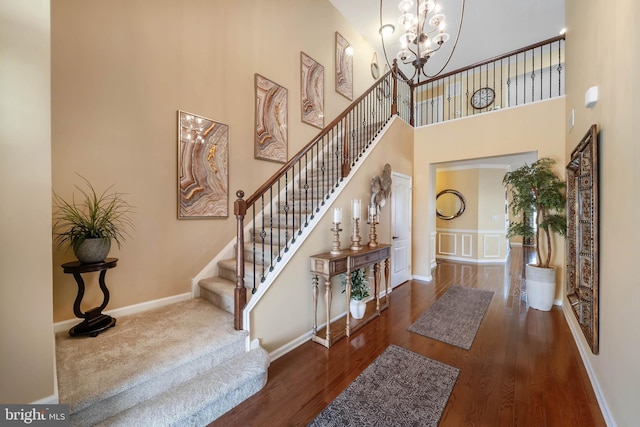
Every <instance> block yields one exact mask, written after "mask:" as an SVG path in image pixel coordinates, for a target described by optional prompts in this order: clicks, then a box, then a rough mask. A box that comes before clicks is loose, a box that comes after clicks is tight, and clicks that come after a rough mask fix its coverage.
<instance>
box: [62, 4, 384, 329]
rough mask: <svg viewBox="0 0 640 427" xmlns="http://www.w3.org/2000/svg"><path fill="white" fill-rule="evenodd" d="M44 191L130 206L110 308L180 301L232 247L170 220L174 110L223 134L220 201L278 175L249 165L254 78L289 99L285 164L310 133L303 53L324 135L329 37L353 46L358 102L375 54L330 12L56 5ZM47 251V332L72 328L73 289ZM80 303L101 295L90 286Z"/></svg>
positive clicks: (218, 234) (210, 225)
mask: <svg viewBox="0 0 640 427" xmlns="http://www.w3.org/2000/svg"><path fill="white" fill-rule="evenodd" d="M51 31H52V35H51V38H52V49H53V50H52V110H53V129H52V132H53V133H52V138H53V141H52V163H53V187H54V189H55V190H56V191H57V192H59V193H60V194H61V195H63V196H65V197H68V196H69V195H70V194H71V192H72V190H73V185H74V184H76V183H78V182H79V178H78V177H77V176H76V175H75V173H76V172H77V173H80V174H82V175H83V176H85V177H87V178H89V179H90V180H91V181H92V182H93V184H94V186H95V187H97V188H98V189H104V188H106V187H107V186H109V185H111V184H115V189H116V190H118V191H120V192H124V193H129V201H130V202H131V203H132V204H133V205H135V206H136V213H135V215H134V216H133V220H134V222H135V225H136V230H135V231H134V232H133V233H132V238H131V239H129V240H128V241H127V242H126V244H125V245H124V246H123V248H122V249H121V250H118V249H117V248H113V249H112V251H111V256H115V257H118V258H119V259H120V262H119V264H118V267H117V268H116V269H114V270H111V271H110V272H109V273H108V275H107V284H108V286H109V289H110V291H111V301H110V303H109V306H108V309H114V308H118V307H123V306H128V305H132V304H136V303H140V302H145V301H149V300H154V299H157V298H162V297H168V296H172V295H177V294H182V293H185V292H189V291H190V290H191V283H190V281H191V278H192V277H194V276H195V275H196V274H197V273H198V272H199V271H200V270H201V269H202V268H203V267H204V266H205V265H206V264H207V263H208V262H209V261H210V260H211V259H212V258H213V257H214V256H215V255H216V254H217V253H218V252H219V251H220V249H222V248H223V247H224V246H225V245H226V244H227V243H228V242H229V241H230V240H231V239H232V238H233V236H234V235H235V234H234V230H235V218H234V217H233V215H230V217H229V218H228V219H208V220H202V219H201V220H180V221H179V220H177V219H176V218H177V214H176V211H177V201H176V198H177V196H176V193H177V191H176V188H177V172H176V164H177V154H176V153H177V129H176V122H177V110H185V111H189V112H192V113H195V114H199V115H202V116H205V117H208V118H211V119H213V120H215V121H218V122H221V123H225V124H227V125H229V135H230V140H229V146H230V150H229V151H230V163H229V165H230V166H229V169H230V176H229V190H230V197H229V199H230V200H229V201H230V203H231V205H230V211H231V212H233V205H232V203H233V201H234V200H235V192H236V191H237V190H239V189H243V190H244V191H245V192H246V193H247V195H249V194H251V193H252V192H253V191H254V190H255V189H256V188H257V187H258V186H259V185H260V184H261V183H262V182H264V180H265V179H266V178H268V177H269V176H271V175H272V174H273V173H274V172H275V171H276V170H277V169H278V168H279V167H280V166H281V165H279V164H276V163H272V162H267V161H260V160H255V159H254V158H253V153H254V149H253V141H254V136H253V130H254V103H255V97H254V73H259V74H261V75H263V76H265V77H267V78H269V79H271V80H273V81H275V82H276V83H278V84H280V85H282V86H284V87H286V88H287V89H288V100H289V105H288V137H289V154H290V155H292V154H294V153H295V152H297V151H298V150H299V149H300V148H301V147H302V146H303V145H304V144H306V143H307V142H309V141H310V140H311V138H312V137H313V136H315V135H316V134H317V133H318V132H319V130H318V129H317V128H314V127H312V126H309V125H307V124H302V123H301V121H300V51H304V52H305V53H307V54H308V55H310V56H311V57H312V58H314V59H315V60H316V61H318V62H319V63H321V64H322V65H323V66H324V68H325V91H324V93H325V123H326V124H328V123H329V122H330V121H331V120H332V119H333V118H334V117H335V116H336V115H337V114H338V113H340V112H341V111H343V110H344V109H345V108H346V107H347V106H348V105H349V103H350V102H349V101H348V100H347V99H346V98H344V97H343V96H341V95H339V94H337V93H336V92H335V79H334V76H335V73H334V43H335V31H339V32H340V33H341V34H342V35H343V36H344V37H345V38H346V39H347V40H348V41H349V42H350V43H351V45H352V46H353V47H354V51H355V53H354V94H360V93H362V92H363V91H364V90H365V89H366V88H368V87H369V86H370V85H371V84H373V79H372V78H371V75H370V72H369V64H370V60H371V56H372V54H373V49H372V48H371V47H370V46H369V45H368V44H367V43H365V42H364V40H363V39H362V38H361V37H360V36H359V35H358V34H357V33H356V32H355V31H354V30H352V28H351V27H350V25H348V23H347V22H346V21H345V19H344V18H343V17H342V15H340V14H339V13H338V12H337V11H336V10H335V9H334V8H333V6H332V5H331V4H330V3H329V2H328V1H317V0H303V1H296V2H291V1H286V0H273V1H268V2H266V1H265V2H255V1H247V0H242V1H227V0H215V1H207V2H203V1H197V0H158V1H154V2H153V6H151V5H150V3H149V1H147V0H114V1H109V2H98V1H86V0H66V1H56V2H53V4H52V30H51ZM71 259H73V255H72V254H71V253H67V252H63V251H60V250H55V251H54V259H53V266H54V269H53V272H54V319H55V320H56V321H60V320H64V319H69V318H73V317H74V316H73V313H72V305H73V299H74V297H75V293H76V285H75V282H74V281H73V279H72V277H70V276H69V275H64V274H63V273H62V269H61V268H60V267H59V266H60V264H61V263H63V262H66V261H69V260H71ZM88 288H89V289H88V292H87V296H86V299H85V304H86V306H87V307H91V306H93V305H97V304H98V303H99V302H101V300H102V294H101V293H100V292H99V290H98V288H97V287H96V286H89V287H88Z"/></svg>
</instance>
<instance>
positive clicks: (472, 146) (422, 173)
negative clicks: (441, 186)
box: [412, 97, 566, 300]
mask: <svg viewBox="0 0 640 427" xmlns="http://www.w3.org/2000/svg"><path fill="white" fill-rule="evenodd" d="M564 107H565V98H564V97H560V98H554V99H551V100H547V101H541V102H536V103H533V104H529V105H523V106H520V107H514V108H509V109H503V110H499V111H494V112H490V113H486V114H481V115H478V116H473V117H467V118H464V119H459V120H452V121H449V122H445V123H441V124H437V125H431V126H425V127H422V128H418V129H416V131H415V143H414V153H413V155H414V175H413V183H414V184H413V186H414V190H413V218H414V222H413V224H414V227H413V253H412V258H413V262H412V265H413V274H414V276H416V275H417V276H421V277H429V276H431V270H430V262H429V260H431V259H432V255H433V254H432V253H431V251H432V250H433V249H432V246H431V244H430V242H429V240H428V239H427V238H426V236H430V235H431V233H432V232H433V231H435V227H436V222H435V219H436V216H435V198H436V191H435V177H436V165H435V163H442V162H452V161H456V160H465V159H477V158H483V157H491V156H503V155H508V154H515V153H527V152H537V153H538V158H541V157H551V158H553V159H555V160H556V162H557V163H556V165H555V171H556V172H557V173H558V175H560V176H564V175H565V169H564V168H565V164H566V162H565V150H564V138H565V112H564ZM418 218H423V219H424V220H417V219H418ZM554 245H555V250H554V256H553V260H552V264H553V265H554V266H556V267H557V268H558V270H559V273H558V277H560V278H562V279H559V280H558V284H557V286H556V297H555V299H556V300H562V294H563V291H564V287H563V286H562V284H563V283H564V271H565V269H564V264H565V260H564V256H565V251H564V239H562V238H561V237H558V236H554Z"/></svg>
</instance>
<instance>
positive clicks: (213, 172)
mask: <svg viewBox="0 0 640 427" xmlns="http://www.w3.org/2000/svg"><path fill="white" fill-rule="evenodd" d="M228 216H229V126H227V125H225V124H222V123H217V122H215V121H213V120H211V119H208V118H206V117H202V116H198V115H196V114H192V113H188V112H186V111H178V218H180V219H186V218H226V217H228Z"/></svg>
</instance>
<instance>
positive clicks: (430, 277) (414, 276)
mask: <svg viewBox="0 0 640 427" xmlns="http://www.w3.org/2000/svg"><path fill="white" fill-rule="evenodd" d="M411 278H412V279H413V280H420V281H422V282H430V281H432V280H433V276H431V275H429V276H420V275H418V274H414V275H413V276H411Z"/></svg>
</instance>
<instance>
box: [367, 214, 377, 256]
mask: <svg viewBox="0 0 640 427" xmlns="http://www.w3.org/2000/svg"><path fill="white" fill-rule="evenodd" d="M378 222H379V221H378V209H377V208H376V205H375V204H373V203H372V204H371V205H369V221H367V223H368V224H369V226H370V227H369V245H368V246H369V247H370V248H377V247H378V235H377V234H376V224H378Z"/></svg>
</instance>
